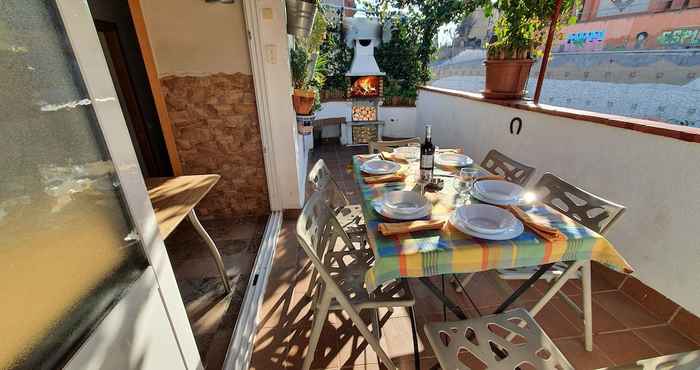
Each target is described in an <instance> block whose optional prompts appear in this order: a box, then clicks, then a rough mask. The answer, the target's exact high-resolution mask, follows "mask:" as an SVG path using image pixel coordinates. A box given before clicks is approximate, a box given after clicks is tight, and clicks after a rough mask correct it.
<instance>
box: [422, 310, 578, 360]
mask: <svg viewBox="0 0 700 370" xmlns="http://www.w3.org/2000/svg"><path fill="white" fill-rule="evenodd" d="M424 329H425V333H426V335H427V337H428V342H430V345H431V346H432V348H433V351H434V352H435V356H436V357H437V359H438V362H440V367H441V368H443V369H446V370H447V369H449V370H471V369H474V368H485V369H499V370H506V369H507V370H515V369H519V368H527V369H538V370H549V369H552V370H553V369H559V370H564V369H573V366H571V364H570V363H569V361H568V360H567V359H566V358H565V357H564V355H563V354H562V353H561V351H559V349H558V348H557V347H556V346H555V345H554V343H553V342H552V340H551V339H549V337H548V336H547V334H545V332H544V331H543V330H542V328H541V327H540V326H539V325H538V324H537V323H536V322H535V320H533V319H532V317H531V316H530V315H529V314H528V313H527V311H525V310H524V309H522V308H519V309H515V310H512V311H508V312H504V313H502V314H498V315H491V316H483V317H480V318H476V319H470V320H464V321H455V322H435V323H428V324H425V327H424Z"/></svg>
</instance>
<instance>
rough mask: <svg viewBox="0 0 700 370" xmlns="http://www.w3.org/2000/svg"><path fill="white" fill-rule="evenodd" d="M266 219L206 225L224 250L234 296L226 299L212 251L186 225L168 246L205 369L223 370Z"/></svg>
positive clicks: (219, 220) (203, 222)
mask: <svg viewBox="0 0 700 370" xmlns="http://www.w3.org/2000/svg"><path fill="white" fill-rule="evenodd" d="M266 222H267V217H266V216H265V217H253V218H251V219H245V220H238V219H214V220H202V224H203V226H204V228H205V229H206V230H207V232H208V233H209V235H210V236H211V237H212V238H213V239H214V242H215V243H216V245H217V246H218V247H219V252H220V253H221V256H222V258H223V260H224V266H225V267H226V270H227V273H228V276H229V279H230V281H231V287H232V289H233V291H232V292H231V293H230V294H228V295H227V294H225V292H224V286H223V284H222V283H221V279H220V278H219V274H218V272H217V269H216V265H215V264H214V261H213V259H212V258H211V256H210V255H209V249H208V248H207V245H206V244H205V243H204V240H202V238H201V237H200V236H199V234H197V232H196V231H195V230H194V228H193V227H192V225H191V224H190V223H189V222H187V221H185V222H183V223H182V224H181V225H180V226H178V228H177V230H175V232H174V233H173V234H172V235H171V236H170V237H168V239H166V240H165V245H166V247H167V250H168V254H169V256H170V260H171V262H172V265H173V270H174V272H175V278H176V279H177V284H178V287H179V288H180V293H181V294H182V299H183V301H184V303H185V307H186V309H187V316H188V318H189V320H190V324H191V325H192V331H193V332H194V336H195V341H196V342H197V347H198V349H199V353H200V356H201V357H202V361H203V362H204V364H205V367H206V369H216V370H218V369H221V367H222V365H223V361H224V357H225V356H226V350H227V349H228V344H229V340H230V338H231V334H232V333H233V329H234V326H235V325H236V319H237V318H238V313H239V311H240V306H241V303H242V302H243V297H244V295H245V289H246V286H247V284H248V279H249V278H250V271H251V270H252V268H253V263H254V260H255V256H256V254H257V252H258V247H259V246H260V240H261V238H262V234H263V231H264V229H265V223H266Z"/></svg>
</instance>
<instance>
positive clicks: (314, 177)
mask: <svg viewBox="0 0 700 370" xmlns="http://www.w3.org/2000/svg"><path fill="white" fill-rule="evenodd" d="M307 179H308V181H309V183H310V184H311V187H312V189H313V191H314V192H317V193H322V194H323V197H324V199H325V202H326V205H328V206H329V207H331V208H333V209H334V210H335V209H337V208H339V207H345V206H347V205H349V204H350V200H349V199H348V197H346V196H345V193H343V192H342V191H341V190H340V187H338V184H337V183H336V182H335V180H334V179H333V176H331V171H330V170H329V169H328V166H326V162H324V161H323V159H319V160H318V161H317V162H316V163H315V164H314V166H313V167H312V168H311V170H310V171H309V175H308V177H307Z"/></svg>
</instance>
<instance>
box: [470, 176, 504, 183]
mask: <svg viewBox="0 0 700 370" xmlns="http://www.w3.org/2000/svg"><path fill="white" fill-rule="evenodd" d="M505 179H506V178H505V177H503V176H501V175H485V176H479V177H477V178H476V180H474V182H477V181H481V180H505Z"/></svg>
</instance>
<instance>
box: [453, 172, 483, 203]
mask: <svg viewBox="0 0 700 370" xmlns="http://www.w3.org/2000/svg"><path fill="white" fill-rule="evenodd" d="M478 176H479V169H478V168H475V167H464V168H462V169H460V170H459V174H458V175H457V177H456V178H455V189H456V190H457V192H458V194H459V197H460V198H463V199H464V200H465V201H466V200H467V199H468V198H469V192H470V191H471V190H472V187H473V186H474V181H476V178H477V177H478Z"/></svg>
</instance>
